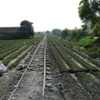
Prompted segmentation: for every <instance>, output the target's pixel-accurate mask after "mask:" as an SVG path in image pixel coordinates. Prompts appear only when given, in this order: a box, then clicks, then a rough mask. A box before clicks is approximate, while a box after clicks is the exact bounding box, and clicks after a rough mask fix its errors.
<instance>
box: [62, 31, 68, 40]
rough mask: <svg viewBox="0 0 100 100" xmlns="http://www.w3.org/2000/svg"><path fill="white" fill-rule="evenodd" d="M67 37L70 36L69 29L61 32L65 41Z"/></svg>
mask: <svg viewBox="0 0 100 100" xmlns="http://www.w3.org/2000/svg"><path fill="white" fill-rule="evenodd" d="M67 35H68V29H65V30H62V31H61V37H62V38H63V39H65V38H66V36H67Z"/></svg>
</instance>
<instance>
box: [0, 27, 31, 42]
mask: <svg viewBox="0 0 100 100" xmlns="http://www.w3.org/2000/svg"><path fill="white" fill-rule="evenodd" d="M24 38H30V35H29V32H28V29H27V28H24V27H23V28H22V27H1V28H0V40H4V39H6V40H8V39H24Z"/></svg>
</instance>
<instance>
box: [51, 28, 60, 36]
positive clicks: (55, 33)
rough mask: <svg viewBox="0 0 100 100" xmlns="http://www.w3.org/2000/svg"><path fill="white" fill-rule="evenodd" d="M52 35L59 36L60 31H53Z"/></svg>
mask: <svg viewBox="0 0 100 100" xmlns="http://www.w3.org/2000/svg"><path fill="white" fill-rule="evenodd" d="M52 34H54V35H57V36H59V35H60V34H61V30H60V29H53V30H52Z"/></svg>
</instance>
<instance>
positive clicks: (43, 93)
mask: <svg viewBox="0 0 100 100" xmlns="http://www.w3.org/2000/svg"><path fill="white" fill-rule="evenodd" d="M44 43H45V48H44V74H43V90H42V96H43V97H44V95H45V85H46V48H47V36H46V35H45V41H44Z"/></svg>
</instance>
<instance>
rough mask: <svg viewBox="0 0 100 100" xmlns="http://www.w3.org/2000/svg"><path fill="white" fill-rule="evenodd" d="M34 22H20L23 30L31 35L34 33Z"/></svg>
mask: <svg viewBox="0 0 100 100" xmlns="http://www.w3.org/2000/svg"><path fill="white" fill-rule="evenodd" d="M32 24H33V23H32V22H29V21H27V20H24V21H22V22H21V23H20V25H21V30H22V32H23V33H27V34H28V35H29V36H33V35H34V28H33V26H32Z"/></svg>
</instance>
